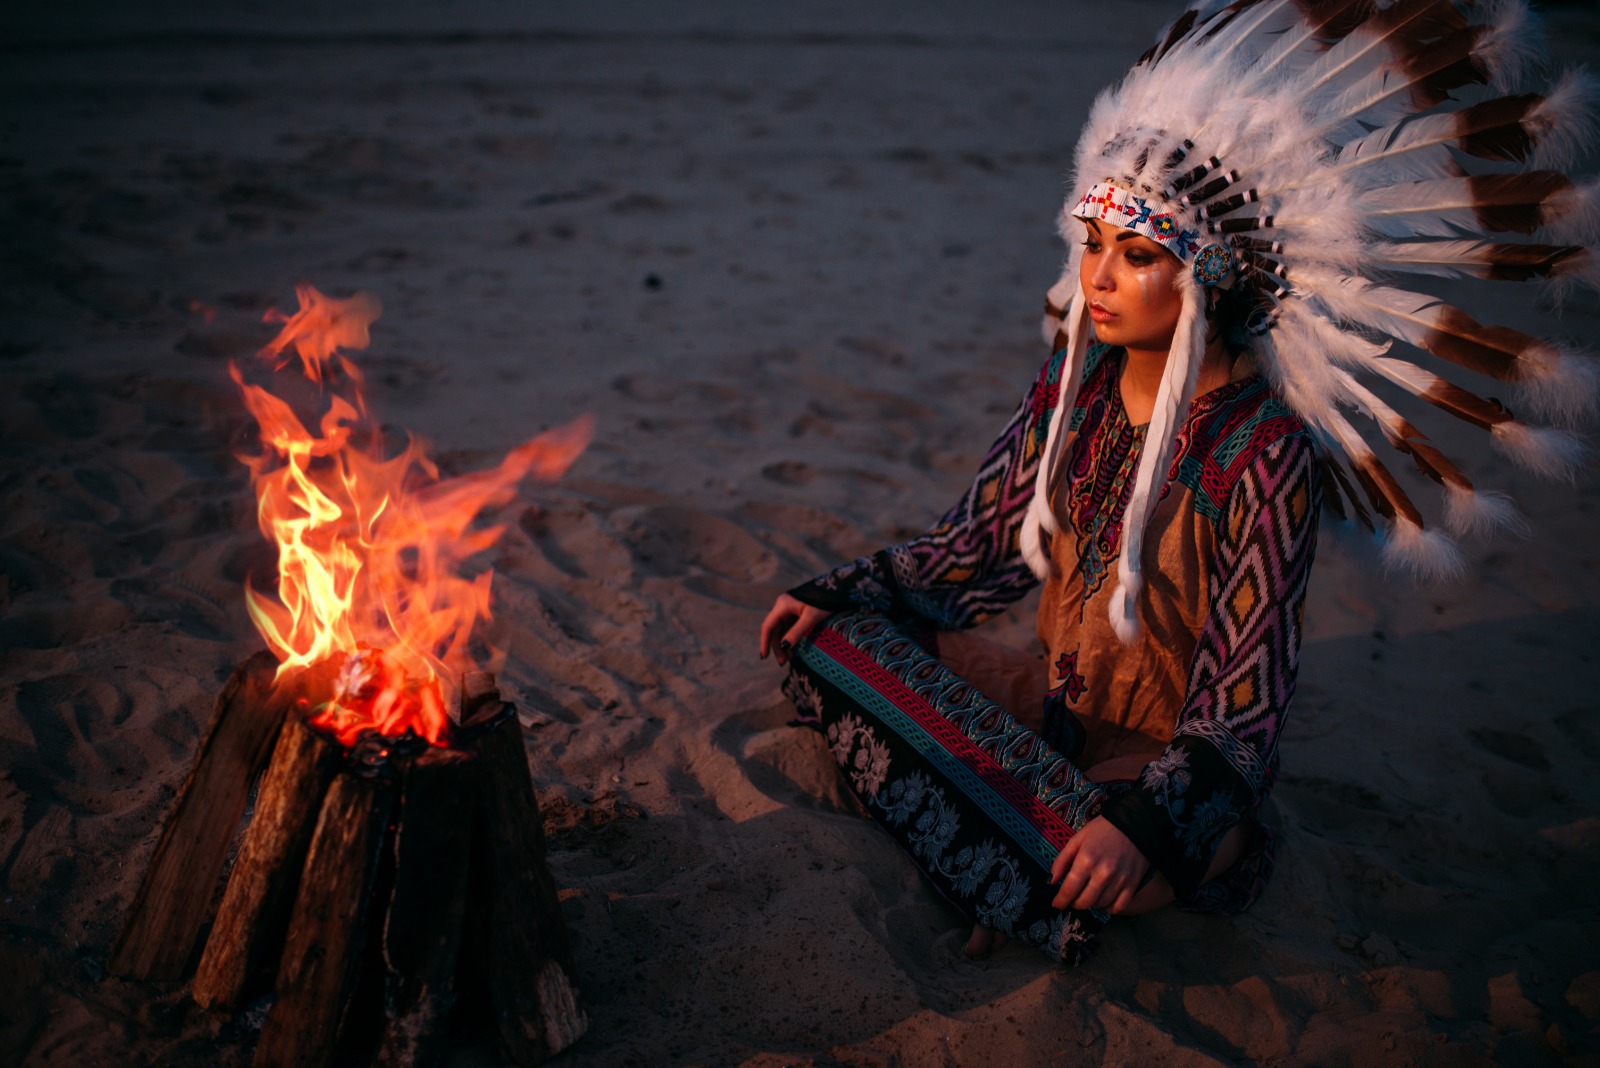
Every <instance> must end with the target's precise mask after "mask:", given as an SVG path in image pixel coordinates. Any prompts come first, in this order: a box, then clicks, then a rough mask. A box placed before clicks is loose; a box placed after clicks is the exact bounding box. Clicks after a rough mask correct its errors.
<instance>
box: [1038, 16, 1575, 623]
mask: <svg viewBox="0 0 1600 1068" xmlns="http://www.w3.org/2000/svg"><path fill="white" fill-rule="evenodd" d="M1533 22H1534V19H1533V17H1532V16H1531V15H1530V14H1529V12H1528V10H1527V8H1526V6H1525V4H1524V2H1523V0H1489V2H1474V0H1461V2H1455V0H1392V2H1388V3H1384V2H1380V0H1234V2H1232V3H1227V4H1223V3H1220V2H1218V0H1201V2H1200V3H1199V4H1197V5H1196V6H1194V7H1192V8H1190V9H1189V10H1187V11H1185V12H1184V13H1183V14H1182V15H1181V16H1180V17H1179V18H1178V19H1177V21H1176V22H1174V23H1173V24H1172V25H1171V26H1170V27H1168V28H1167V29H1166V30H1165V31H1164V32H1163V33H1162V34H1161V36H1160V38H1159V40H1158V42H1157V44H1156V45H1155V46H1154V47H1153V48H1151V49H1150V51H1149V52H1147V53H1145V55H1144V56H1142V57H1141V58H1140V59H1139V60H1138V62H1137V63H1135V64H1134V66H1133V68H1132V70H1130V71H1129V73H1128V74H1127V76H1126V77H1125V78H1124V79H1123V80H1122V82H1121V83H1120V84H1119V85H1117V86H1115V87H1114V88H1111V89H1108V90H1106V91H1105V92H1103V93H1101V95H1100V97H1099V99H1097V100H1096V101H1095V104H1094V107H1093V109H1092V111H1091V113H1090V116H1089V121H1088V124H1087V125H1086V126H1085V128H1084V131H1083V135H1082V138H1081V140H1080V141H1079V145H1078V150H1077V158H1076V161H1075V172H1074V175H1073V186H1072V188H1073V190H1074V191H1075V192H1076V193H1077V195H1076V196H1074V197H1071V198H1069V200H1068V201H1067V205H1066V208H1065V209H1064V210H1063V213H1062V220H1061V222H1062V233H1063V235H1064V236H1066V237H1067V238H1068V241H1069V244H1070V245H1072V246H1074V251H1073V253H1072V254H1071V255H1069V257H1068V262H1067V264H1066V268H1065V270H1064V272H1063V274H1062V276H1061V279H1060V281H1058V282H1057V283H1056V285H1055V286H1054V287H1052V289H1051V291H1050V294H1049V296H1048V297H1047V299H1046V317H1045V330H1046V334H1047V336H1048V337H1049V338H1051V340H1052V343H1053V344H1054V345H1055V346H1056V347H1057V349H1058V350H1059V349H1062V348H1064V349H1066V350H1067V361H1066V365H1065V366H1064V367H1063V370H1062V383H1063V392H1062V396H1061V398H1060V401H1059V403H1058V406H1057V408H1056V410H1055V415H1054V419H1053V421H1052V423H1051V426H1050V433H1049V437H1048V439H1047V443H1046V446H1045V453H1044V457H1043V462H1042V463H1041V464H1040V470H1039V476H1038V482H1037V485H1036V491H1035V496H1034V501H1033V504H1032V506H1031V508H1030V511H1029V515H1028V517H1027V519H1026V521H1025V523H1024V526H1023V531H1022V548H1023V553H1024V555H1025V556H1026V558H1027V559H1028V562H1029V565H1030V566H1031V567H1032V568H1033V570H1034V571H1035V572H1036V573H1038V574H1039V575H1040V576H1041V577H1043V576H1045V575H1047V574H1048V573H1049V571H1050V568H1051V566H1052V565H1051V563H1050V557H1049V553H1048V551H1047V550H1046V548H1045V538H1046V536H1048V535H1054V534H1055V533H1056V532H1057V530H1058V523H1057V520H1056V517H1055V515H1054V513H1053V511H1052V508H1051V506H1050V499H1051V494H1050V488H1051V486H1053V485H1054V484H1055V483H1056V481H1057V479H1058V477H1059V475H1060V468H1061V463H1062V456H1063V453H1064V452H1065V449H1066V445H1065V438H1066V437H1067V434H1066V432H1065V430H1064V424H1063V413H1065V412H1069V411H1070V410H1071V409H1072V406H1073V400H1074V394H1075V391H1076V388H1077V384H1078V382H1079V380H1080V379H1081V377H1082V371H1083V354H1084V350H1085V348H1086V346H1087V344H1088V341H1089V335H1090V331H1091V327H1090V325H1089V322H1088V314H1087V307H1086V306H1087V303H1088V302H1087V300H1086V299H1085V298H1084V296H1083V293H1082V290H1081V286H1080V283H1079V281H1078V270H1079V260H1080V257H1081V253H1079V252H1078V251H1077V250H1076V241H1075V238H1076V236H1077V234H1076V231H1077V229H1078V227H1077V223H1076V219H1077V218H1084V217H1098V218H1107V219H1111V220H1112V221H1113V222H1117V224H1118V225H1123V226H1131V227H1132V228H1135V229H1139V230H1140V232H1143V233H1148V234H1150V236H1152V237H1156V238H1158V239H1161V240H1163V242H1164V244H1165V245H1166V247H1167V248H1169V249H1170V250H1171V251H1173V252H1174V253H1175V254H1177V255H1178V256H1179V258H1180V259H1181V260H1183V261H1184V262H1185V263H1189V264H1192V265H1193V268H1194V270H1193V275H1192V276H1191V274H1190V272H1184V275H1183V282H1182V293H1183V298H1184V311H1183V314H1182V316H1181V317H1180V320H1179V324H1178V328H1177V331H1176V334H1175V336H1174V339H1173V342H1172V354H1171V357H1170V358H1169V360H1168V364H1167V372H1166V375H1165V377H1164V378H1163V380H1162V383H1161V386H1160V391H1159V393H1158V396H1157V400H1156V405H1155V412H1154V414H1153V416H1152V418H1151V422H1150V426H1149V428H1148V430H1147V431H1146V438H1145V445H1144V449H1145V455H1144V456H1142V457H1141V461H1140V466H1139V470H1138V473H1137V475H1136V483H1135V486H1134V489H1133V492H1132V495H1131V497H1130V502H1129V505H1128V512H1127V514H1126V517H1125V522H1124V527H1123V529H1124V532H1125V533H1124V539H1123V545H1122V548H1121V556H1120V558H1119V561H1118V580H1119V591H1118V593H1117V596H1116V597H1114V598H1113V604H1112V609H1111V612H1112V622H1113V624H1114V625H1115V626H1116V628H1117V631H1118V633H1119V634H1120V635H1121V636H1122V637H1123V638H1124V640H1131V639H1132V637H1133V635H1134V634H1135V633H1137V629H1138V622H1137V620H1138V615H1137V611H1136V603H1137V598H1138V596H1139V591H1140V589H1141V587H1142V585H1143V580H1142V574H1141V571H1142V561H1141V557H1142V548H1143V531H1144V526H1145V524H1146V523H1147V521H1148V520H1149V517H1150V513H1151V511H1152V510H1153V507H1154V502H1155V500H1156V499H1157V498H1158V497H1159V491H1160V483H1161V480H1162V479H1163V478H1164V477H1165V474H1166V470H1167V466H1168V464H1169V463H1170V459H1171V456H1170V454H1171V452H1172V449H1173V441H1174V438H1175V435H1176V433H1177V428H1179V427H1181V425H1182V422H1183V419H1184V416H1185V413H1186V412H1187V411H1188V407H1189V402H1190V399H1191V396H1192V393H1193V390H1194V384H1195V378H1196V373H1197V369H1198V364H1199V361H1200V358H1201V356H1202V355H1203V353H1204V349H1205V342H1204V333H1205V325H1204V323H1203V322H1202V321H1201V320H1202V318H1203V316H1204V307H1205V296H1204V293H1203V291H1202V287H1203V286H1205V285H1211V284H1216V283H1217V281H1218V280H1219V278H1220V280H1221V282H1222V284H1224V285H1231V286H1232V287H1233V288H1234V289H1235V290H1237V291H1238V296H1239V297H1240V298H1242V299H1243V300H1245V301H1247V302H1248V303H1249V305H1251V306H1253V307H1254V312H1253V314H1252V315H1251V317H1250V318H1251V322H1250V333H1251V335H1253V336H1252V337H1251V338H1250V339H1249V348H1250V350H1251V352H1252V354H1253V356H1254V358H1255V361H1256V364H1257V366H1258V367H1259V368H1260V369H1261V370H1262V372H1263V373H1264V374H1265V375H1266V376H1267V377H1268V379H1269V380H1270V381H1271V382H1272V384H1273V385H1274V386H1275V387H1276V389H1277V391H1278V392H1279V394H1280V395H1281V396H1282V397H1283V399H1284V400H1285V401H1286V402H1287V403H1288V404H1289V405H1290V406H1291V407H1292V408H1293V409H1294V410H1295V412H1296V413H1297V414H1298V415H1299V416H1300V418H1301V420H1302V421H1303V422H1304V423H1305V424H1306V426H1307V427H1308V429H1309V430H1310V432H1311V433H1312V435H1313V437H1314V438H1315V439H1316V441H1317V442H1318V445H1319V448H1320V450H1321V452H1322V453H1323V457H1324V459H1325V461H1326V466H1327V467H1328V469H1329V473H1330V474H1331V475H1332V478H1331V480H1330V484H1329V493H1328V496H1329V500H1330V502H1331V504H1332V505H1333V506H1334V507H1335V508H1336V509H1337V510H1338V511H1340V512H1345V511H1346V506H1348V513H1350V514H1354V515H1355V516H1356V517H1357V518H1359V519H1361V520H1362V521H1364V522H1365V523H1366V524H1367V525H1368V526H1374V524H1375V523H1376V524H1377V529H1379V530H1380V533H1381V535H1382V537H1383V541H1384V556H1385V559H1386V560H1387V561H1388V562H1389V563H1392V564H1396V565H1399V566H1402V567H1404V568H1407V569H1409V570H1412V571H1415V572H1418V573H1421V574H1439V573H1448V572H1450V571H1451V570H1453V569H1455V568H1457V567H1458V566H1459V560H1460V554H1459V551H1458V549H1457V548H1456V545H1455V542H1454V541H1453V540H1452V537H1451V535H1452V534H1461V533H1466V532H1471V531H1475V530H1480V529H1484V528H1487V527H1495V526H1508V525H1515V524H1517V523H1518V522H1519V519H1518V516H1517V513H1516V511H1515V509H1514V508H1513V507H1512V506H1511V505H1510V502H1509V501H1508V500H1507V499H1506V498H1504V497H1502V496H1500V495H1498V494H1493V493H1485V492H1480V491H1478V490H1477V489H1475V488H1474V486H1473V484H1472V482H1471V481H1470V480H1469V479H1468V478H1467V477H1466V475H1465V474H1463V472H1462V471H1461V469H1460V468H1458V467H1457V466H1456V465H1455V464H1454V463H1452V462H1451V461H1450V460H1449V459H1448V458H1447V457H1445V456H1444V454H1443V453H1441V452H1440V451H1439V450H1438V449H1436V448H1435V447H1434V446H1433V445H1432V444H1430V443H1429V441H1428V439H1427V438H1426V436H1425V435H1424V434H1423V433H1422V432H1421V431H1420V430H1418V429H1417V428H1416V427H1415V426H1414V425H1413V424H1412V423H1411V422H1409V421H1408V420H1407V419H1405V418H1404V417H1403V416H1401V415H1400V414H1399V413H1398V412H1396V411H1395V410H1394V409H1393V408H1392V407H1390V406H1389V405H1388V404H1386V403H1385V402H1384V401H1383V399H1382V398H1381V397H1380V396H1379V395H1378V393H1376V392H1374V391H1373V389H1372V384H1373V383H1374V382H1380V381H1381V382H1386V383H1389V384H1391V385H1392V386H1396V387H1399V389H1400V390H1402V391H1404V392H1406V393H1410V394H1413V395H1415V396H1417V397H1420V398H1421V399H1422V400H1424V401H1427V402H1429V403H1430V404H1432V405H1434V406H1435V407H1437V408H1439V409H1442V410H1443V411H1445V412H1447V413H1449V414H1450V415H1453V416H1456V417H1457V418H1460V419H1463V420H1465V421H1467V422H1468V423H1471V424H1475V425H1476V426H1478V427H1480V428H1482V429H1484V430H1486V431H1488V432H1489V435H1490V438H1491V440H1492V441H1493V443H1494V444H1495V445H1497V446H1498V447H1499V448H1500V449H1501V450H1502V451H1504V452H1505V453H1507V454H1508V455H1509V456H1510V457H1511V458H1512V459H1513V460H1515V461H1517V462H1519V463H1520V464H1522V465H1523V466H1524V467H1526V468H1528V469H1530V470H1532V471H1534V472H1536V473H1539V474H1542V475H1548V476H1554V477H1571V476H1572V475H1573V473H1574V472H1575V470H1576V468H1577V465H1578V464H1579V463H1581V462H1582V460H1583V458H1584V456H1585V449H1584V446H1583V444H1582V442H1581V441H1580V440H1579V439H1578V438H1576V437H1575V436H1574V435H1573V434H1571V433H1570V429H1571V428H1572V427H1574V426H1575V425H1577V424H1578V423H1580V422H1581V421H1583V420H1585V419H1587V418H1589V417H1590V416H1591V415H1592V414H1593V412H1594V410H1595V407H1596V401H1597V394H1600V371H1597V368H1596V365H1595V363H1594V362H1593V361H1592V359H1591V358H1590V357H1589V356H1588V355H1587V354H1586V353H1583V352H1580V351H1577V350H1576V349H1574V348H1572V347H1571V346H1568V345H1565V344H1562V343H1558V342H1554V341H1548V340H1544V339H1541V338H1537V337H1533V336H1531V335H1528V334H1524V333H1521V332H1519V331H1517V330H1513V329H1510V328H1508V327H1504V326H1495V325H1489V324H1485V323H1481V322H1479V321H1478V320H1477V319H1476V318H1474V317H1473V316H1472V315H1470V314H1468V313H1467V312H1465V311H1463V310H1461V309H1460V308H1457V307H1453V306H1451V305H1450V304H1448V303H1446V302H1445V301H1444V300H1441V299H1439V298H1438V297H1436V296H1433V295H1431V294H1430V293H1428V292H1427V291H1426V286H1427V285H1428V282H1427V280H1428V279H1429V278H1479V279H1491V280H1503V281H1514V282H1523V281H1528V280H1534V281H1538V282H1542V283H1543V284H1545V285H1547V286H1548V287H1550V288H1551V289H1553V290H1554V291H1555V292H1554V295H1555V296H1556V297H1558V298H1559V296H1560V295H1561V293H1562V292H1563V291H1565V290H1566V289H1569V288H1571V287H1572V286H1574V285H1579V286H1590V287H1594V286H1596V285H1597V283H1600V259H1597V257H1596V254H1595V252H1594V250H1593V248H1592V247H1591V246H1592V245H1593V243H1594V241H1595V240H1596V238H1597V237H1600V186H1597V184H1596V183H1595V182H1593V181H1589V182H1581V183H1579V182H1574V181H1572V180H1571V179H1570V178H1568V177H1566V176H1565V175H1564V174H1563V173H1562V170H1563V168H1564V167H1565V166H1566V165H1568V164H1569V163H1570V162H1571V161H1572V159H1573V158H1574V157H1575V156H1576V154H1577V153H1578V151H1579V149H1580V148H1581V147H1582V146H1583V145H1584V144H1585V143H1586V142H1588V141H1589V140H1590V139H1591V137H1592V135H1593V133H1594V126H1595V108H1594V99H1595V86H1594V83H1593V82H1592V81H1591V79H1590V77H1589V76H1588V75H1587V73H1584V72H1579V71H1571V72H1568V73H1566V74H1563V75H1562V76H1560V77H1559V78H1558V79H1557V80H1556V81H1555V83H1554V85H1553V86H1550V87H1549V88H1548V89H1547V90H1546V91H1543V92H1529V91H1525V87H1524V86H1523V84H1522V81H1523V78H1524V76H1525V75H1526V73H1527V68H1528V67H1529V65H1530V60H1531V57H1533V56H1534V55H1535V54H1536V50H1537V34H1536V28H1535V26H1534V25H1533ZM1129 204H1133V205H1134V207H1137V208H1139V209H1140V211H1141V212H1142V213H1143V214H1142V215H1138V214H1135V213H1134V211H1133V209H1132V208H1130V207H1128V205H1129ZM1119 210H1120V211H1122V212H1123V213H1124V214H1123V215H1120V216H1119V215H1116V214H1114V213H1115V212H1116V211H1119ZM1154 218H1159V219H1165V220H1166V221H1164V222H1162V223H1161V228H1160V229H1159V231H1158V230H1156V229H1153V228H1152V223H1151V221H1150V220H1151V219H1154ZM1130 219H1133V220H1137V221H1136V222H1130V221H1128V220H1130ZM1174 229H1175V230H1176V232H1177V233H1179V234H1181V235H1184V239H1183V240H1179V241H1176V242H1171V243H1168V242H1167V241H1166V238H1167V236H1168V235H1170V234H1171V233H1172V232H1173V231H1174ZM1219 264H1220V265H1221V267H1222V270H1221V271H1219V270H1218V266H1219ZM1197 279H1198V281H1197ZM1508 288H1509V287H1508ZM1416 350H1420V352H1423V353H1428V354H1430V355H1431V356H1432V357H1437V358H1438V360H1440V361H1443V363H1444V364H1445V365H1449V366H1452V367H1455V368H1463V369H1466V370H1469V371H1472V372H1476V373H1479V374H1483V375H1487V376H1489V377H1490V378H1493V379H1497V380H1499V381H1501V382H1505V383H1508V384H1509V386H1510V389H1511V390H1512V391H1513V395H1514V397H1515V399H1516V400H1517V403H1518V406H1519V408H1520V409H1525V410H1526V411H1527V412H1528V413H1529V414H1531V416H1532V417H1533V418H1534V420H1535V421H1536V422H1535V424H1530V423H1527V422H1524V421H1522V420H1521V419H1520V418H1518V417H1517V416H1515V415H1513V414H1512V411H1511V410H1510V409H1509V408H1507V407H1506V406H1505V405H1503V404H1501V403H1500V402H1499V401H1498V400H1494V399H1490V398H1486V397H1482V396H1479V395H1477V394H1475V393H1473V392H1470V391H1469V390H1467V389H1464V388H1462V387H1461V386H1459V385H1457V384H1455V383H1454V382H1451V381H1450V380H1449V379H1447V378H1446V377H1444V375H1443V374H1440V373H1437V372H1436V371H1434V370H1430V369H1429V368H1428V366H1424V364H1428V363H1430V362H1431V361H1428V360H1427V359H1426V358H1424V357H1416V356H1415V352H1416ZM1408 352H1409V353H1412V354H1413V355H1411V356H1408V355H1406V353H1408ZM1366 420H1370V424H1369V423H1367V422H1366ZM1536 424H1554V425H1536ZM1373 431H1376V433H1373ZM1369 438H1371V439H1372V440H1373V441H1376V442H1380V443H1383V444H1387V445H1388V446H1390V447H1392V448H1393V449H1395V450H1397V451H1398V452H1400V453H1402V454H1404V455H1405V456H1407V457H1409V458H1410V459H1411V461H1412V462H1413V463H1414V464H1415V465H1416V466H1417V468H1418V469H1419V470H1420V471H1421V472H1422V473H1423V474H1424V475H1427V476H1428V477H1429V478H1431V479H1433V480H1434V481H1436V482H1438V483H1439V484H1440V486H1441V487H1442V489H1443V493H1444V504H1443V508H1442V516H1443V526H1444V530H1443V531H1440V530H1435V529H1432V528H1431V527H1430V526H1428V525H1427V524H1425V522H1424V518H1423V513H1422V510H1421V509H1419V508H1418V507H1417V506H1416V505H1415V504H1414V503H1413V502H1412V501H1411V500H1410V498H1409V497H1408V496H1407V494H1406V493H1405V491H1404V490H1403V489H1402V488H1401V486H1400V484H1399V482H1398V481H1397V480H1396V479H1395V478H1394V476H1393V475H1392V474H1391V472H1390V471H1389V470H1388V468H1386V467H1385V466H1384V464H1383V462H1382V461H1381V460H1380V459H1379V458H1378V453H1377V451H1376V450H1375V449H1374V448H1373V445H1372V443H1371V442H1369ZM1374 517H1376V518H1375V519H1374Z"/></svg>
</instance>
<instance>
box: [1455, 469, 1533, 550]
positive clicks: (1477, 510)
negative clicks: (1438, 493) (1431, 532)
mask: <svg viewBox="0 0 1600 1068" xmlns="http://www.w3.org/2000/svg"><path fill="white" fill-rule="evenodd" d="M1444 525H1445V526H1446V527H1448V528H1449V529H1450V531H1451V533H1453V534H1455V535H1457V536H1459V537H1477V536H1483V535H1486V534H1492V533H1494V532H1496V531H1500V530H1509V531H1511V532H1512V533H1514V534H1521V535H1523V536H1526V535H1527V534H1528V523H1527V520H1525V519H1523V518H1522V513H1521V512H1519V511H1517V506H1516V503H1515V502H1514V501H1512V499H1511V498H1510V497H1507V496H1506V495H1505V494H1503V493H1494V492H1491V491H1488V490H1479V489H1473V488H1471V487H1468V486H1457V485H1455V484H1453V483H1450V482H1446V483H1445V485H1444Z"/></svg>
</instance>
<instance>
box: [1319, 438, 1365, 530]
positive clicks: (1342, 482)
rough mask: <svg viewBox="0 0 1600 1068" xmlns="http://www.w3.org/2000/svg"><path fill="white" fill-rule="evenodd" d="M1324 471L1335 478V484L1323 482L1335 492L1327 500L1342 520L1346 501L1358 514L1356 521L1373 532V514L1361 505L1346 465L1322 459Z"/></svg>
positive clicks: (1333, 460) (1326, 457)
mask: <svg viewBox="0 0 1600 1068" xmlns="http://www.w3.org/2000/svg"><path fill="white" fill-rule="evenodd" d="M1321 462H1322V469H1323V470H1324V471H1326V472H1328V473H1329V474H1331V475H1332V476H1333V482H1332V483H1329V482H1327V481H1326V480H1324V481H1323V485H1325V486H1327V487H1328V488H1329V489H1331V490H1333V492H1332V493H1329V494H1328V495H1327V497H1326V498H1325V500H1326V501H1327V502H1328V503H1330V504H1332V505H1333V510H1334V511H1335V512H1337V513H1338V515H1339V517H1340V518H1341V519H1343V518H1345V510H1344V503H1343V502H1344V501H1349V502H1350V510H1351V511H1352V512H1354V513H1355V514H1356V519H1358V520H1359V521H1360V522H1361V525H1362V526H1364V527H1366V528H1367V529H1368V530H1372V529H1374V528H1373V525H1372V513H1370V512H1368V511H1367V506H1366V505H1364V504H1362V503H1361V498H1360V497H1358V496H1356V488H1355V487H1354V486H1352V485H1351V484H1350V476H1349V475H1347V474H1345V470H1344V465H1343V464H1341V463H1340V462H1339V461H1338V460H1335V459H1334V458H1333V457H1331V456H1324V457H1322V458H1321Z"/></svg>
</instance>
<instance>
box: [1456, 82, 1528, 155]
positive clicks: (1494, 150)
mask: <svg viewBox="0 0 1600 1068" xmlns="http://www.w3.org/2000/svg"><path fill="white" fill-rule="evenodd" d="M1542 103H1544V97H1542V96H1540V95H1539V94H1537V93H1522V94H1521V95H1519V96H1503V97H1500V98H1499V99H1497V100H1485V101H1484V102H1483V103H1481V104H1474V105H1472V106H1471V107H1469V108H1462V109H1461V110H1460V111H1458V112H1457V113H1456V138H1457V142H1458V143H1459V144H1460V145H1461V151H1463V152H1466V153H1467V154H1469V155H1473V156H1477V157H1478V158H1479V159H1494V160H1505V161H1508V162H1517V163H1526V162H1527V161H1528V157H1529V156H1530V155H1532V154H1533V149H1534V145H1535V144H1537V142H1538V138H1537V137H1535V136H1534V135H1533V133H1532V131H1530V130H1529V129H1528V127H1527V126H1526V125H1525V124H1524V120H1525V119H1527V117H1528V113H1529V112H1530V111H1532V110H1533V109H1534V108H1536V107H1538V106H1539V105H1540V104H1542Z"/></svg>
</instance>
